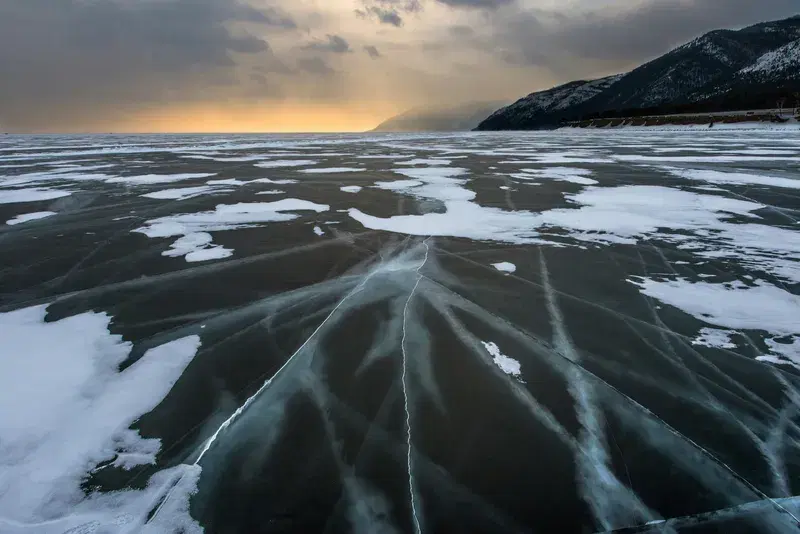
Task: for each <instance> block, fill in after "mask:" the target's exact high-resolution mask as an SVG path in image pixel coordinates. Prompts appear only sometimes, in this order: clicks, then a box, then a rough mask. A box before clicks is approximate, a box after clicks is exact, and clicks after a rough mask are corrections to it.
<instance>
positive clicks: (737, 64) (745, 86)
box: [476, 15, 800, 130]
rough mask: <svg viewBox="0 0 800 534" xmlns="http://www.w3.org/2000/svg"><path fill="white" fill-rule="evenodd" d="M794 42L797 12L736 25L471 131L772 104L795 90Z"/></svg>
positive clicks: (799, 45) (496, 116) (799, 44)
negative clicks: (550, 104) (590, 88)
mask: <svg viewBox="0 0 800 534" xmlns="http://www.w3.org/2000/svg"><path fill="white" fill-rule="evenodd" d="M798 40H800V15H797V16H793V17H789V18H787V19H783V20H779V21H768V22H762V23H758V24H754V25H752V26H748V27H746V28H742V29H741V30H713V31H711V32H708V33H706V34H704V35H701V36H699V37H697V38H695V39H693V40H691V41H689V42H688V43H686V44H684V45H681V46H679V47H677V48H675V49H673V50H670V51H669V52H667V53H666V54H664V55H662V56H660V57H657V58H655V59H653V60H651V61H648V62H647V63H644V64H643V65H641V66H639V67H637V68H635V69H633V70H631V71H630V72H627V73H623V74H619V75H616V76H609V77H606V78H600V79H598V80H588V81H586V80H582V81H577V82H569V83H566V84H562V85H560V86H558V87H554V88H552V89H547V90H545V91H539V92H535V93H531V94H530V95H528V96H526V97H524V98H522V99H520V100H518V101H517V102H515V103H514V104H511V105H510V106H506V107H504V108H502V109H499V110H497V111H495V112H494V113H492V114H491V115H490V116H489V117H487V119H486V120H484V121H483V122H481V124H479V125H478V127H477V128H476V129H477V130H508V129H537V128H552V127H556V126H558V125H559V124H561V123H563V122H565V121H575V120H580V119H583V118H587V117H590V118H591V117H613V116H626V115H634V116H635V115H639V114H644V113H651V114H661V113H670V112H705V111H728V109H725V108H733V107H736V106H748V105H755V106H763V105H764V103H765V102H769V101H770V100H772V102H773V103H774V101H775V100H773V99H780V98H786V97H787V96H791V95H793V93H794V92H795V91H800V74H798V73H799V72H800V41H798ZM607 80H613V81H612V82H611V83H606V84H605V86H604V87H602V90H600V91H598V92H596V93H595V94H593V95H592V96H591V97H590V98H582V95H578V96H577V97H576V98H575V99H574V102H572V103H571V104H570V105H569V106H562V107H561V108H558V109H545V108H543V107H542V106H541V105H539V104H538V102H539V101H541V100H543V99H547V98H549V96H550V94H551V93H552V92H554V91H560V92H561V93H567V94H562V95H561V98H562V100H569V99H570V97H571V96H572V95H571V94H569V92H572V93H578V92H579V91H581V89H582V88H584V87H586V86H587V85H588V84H600V85H603V82H604V81H607ZM769 107H772V104H770V105H769ZM740 109H742V108H740Z"/></svg>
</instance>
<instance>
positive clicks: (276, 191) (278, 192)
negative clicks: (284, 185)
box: [256, 189, 285, 195]
mask: <svg viewBox="0 0 800 534" xmlns="http://www.w3.org/2000/svg"><path fill="white" fill-rule="evenodd" d="M283 193H285V191H281V190H280V189H268V190H266V191H259V192H258V193H256V195H282V194H283Z"/></svg>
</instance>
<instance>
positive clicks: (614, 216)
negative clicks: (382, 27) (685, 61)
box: [0, 129, 800, 534]
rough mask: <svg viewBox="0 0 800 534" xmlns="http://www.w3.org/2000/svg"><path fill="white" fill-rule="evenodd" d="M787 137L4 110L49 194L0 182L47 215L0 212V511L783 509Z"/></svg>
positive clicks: (792, 291) (791, 431)
mask: <svg viewBox="0 0 800 534" xmlns="http://www.w3.org/2000/svg"><path fill="white" fill-rule="evenodd" d="M70 154H71V155H70ZM798 154H800V138H798V136H797V134H796V133H792V132H791V131H789V130H785V131H775V132H770V131H768V130H750V131H747V132H736V131H726V130H719V131H718V130H717V129H714V130H708V129H706V130H705V131H703V132H691V131H685V132H679V131H675V132H667V131H665V130H624V129H621V130H603V131H600V130H596V131H590V130H565V131H558V132H503V133H436V134H430V135H428V134H425V135H422V134H366V135H350V134H348V135H291V136H279V135H276V136H264V135H253V136H249V135H234V134H225V135H198V136H160V135H152V136H110V137H107V136H15V135H11V136H5V137H3V138H0V159H2V160H3V163H2V164H0V165H2V166H3V170H2V171H0V174H2V175H3V176H0V192H5V193H8V192H12V193H14V194H16V192H17V191H20V190H22V191H30V190H31V189H34V190H38V191H41V190H44V191H55V192H57V193H58V194H64V195H69V196H64V198H57V199H45V200H44V201H43V203H42V204H41V205H35V206H31V205H28V206H24V205H12V204H4V205H0V210H5V211H4V213H3V214H2V219H0V221H5V220H11V219H13V218H15V217H17V216H19V214H20V213H23V212H24V211H26V210H25V209H23V208H29V209H28V210H27V211H35V210H45V209H48V210H52V211H54V212H58V214H59V216H58V217H53V219H52V220H50V221H45V222H43V223H41V224H36V223H30V224H27V225H22V226H21V227H19V228H13V227H8V226H3V229H0V239H2V242H3V243H2V253H0V257H2V258H3V265H2V275H1V276H0V282H2V286H3V288H2V291H0V298H2V303H0V340H2V341H0V380H4V381H3V383H2V385H3V386H4V387H3V388H0V532H2V533H3V534H5V533H6V532H9V533H10V534H27V533H30V532H34V533H37V534H39V533H42V534H50V533H51V532H52V533H53V534H56V533H57V534H62V533H64V532H70V533H71V534H78V533H80V534H88V533H97V534H100V533H106V534H134V533H135V534H139V533H142V534H164V533H177V532H181V533H183V534H199V533H200V532H202V530H203V527H205V531H206V532H211V531H215V532H216V531H220V532H223V531H224V532H242V531H243V532H247V531H250V530H253V528H254V527H253V525H272V526H273V527H275V528H277V529H278V530H281V529H282V528H283V526H285V525H287V524H289V523H291V525H290V527H287V528H290V529H291V528H294V529H295V530H297V529H299V530H302V531H304V532H305V531H308V532H323V531H339V530H347V531H352V532H355V533H358V534H362V533H363V534H366V533H369V534H372V533H373V532H387V533H392V532H394V533H396V532H403V531H405V530H408V531H412V530H414V531H416V532H420V533H426V532H431V531H434V530H442V531H446V532H466V531H475V532H498V533H505V532H528V531H534V532H536V531H542V532H551V531H554V532H555V531H558V532H561V531H563V532H598V531H601V532H609V531H612V532H613V531H615V530H616V529H622V530H625V529H629V530H631V531H637V532H638V531H640V530H641V531H649V530H659V531H661V530H663V531H665V532H667V531H669V532H672V531H675V532H677V531H679V530H683V529H684V528H689V529H692V530H698V532H699V531H702V530H703V526H704V525H706V524H710V526H711V527H712V530H713V529H717V530H720V531H726V529H727V530H732V529H733V530H735V528H737V527H741V528H745V529H751V530H753V531H754V532H756V531H757V532H765V533H783V532H790V531H793V529H796V525H797V523H796V522H795V520H794V518H793V514H794V515H800V505H798V503H800V500H798V499H797V498H796V497H793V495H794V494H795V493H797V491H796V488H795V487H794V486H795V484H794V479H795V478H796V477H795V475H796V473H795V471H796V469H795V467H796V466H795V464H796V462H795V460H794V459H795V458H796V457H797V456H798V454H800V446H799V445H798V443H797V439H796V437H797V435H798V423H800V418H799V415H798V414H800V387H798V380H797V376H798V375H797V373H798V372H799V371H800V332H798V329H800V327H799V326H798V321H799V319H798V317H800V310H798V308H799V307H800V305H799V304H798V302H797V299H798V298H799V297H798V283H800V206H798V196H797V195H796V194H795V193H796V191H797V188H796V187H795V180H797V179H800V175H799V174H798V167H797V164H796V161H795V160H796V159H797V158H796V156H797V155H798ZM187 156H191V157H187ZM625 158H632V159H630V160H629V161H624V160H625ZM648 158H657V159H652V160H651V159H648ZM663 158H668V159H673V158H691V159H692V160H696V159H698V158H713V159H712V160H709V161H699V162H696V161H688V160H685V159H679V160H678V161H661V159H663ZM721 158H724V159H721ZM742 158H764V159H757V160H749V159H742ZM772 158H784V159H772ZM792 158H794V159H792ZM369 160H374V161H372V162H371V161H369ZM500 160H505V161H508V162H513V163H506V164H502V165H501V164H500V163H499V161H500ZM286 161H289V162H292V163H295V162H298V161H300V162H304V164H303V165H299V166H297V167H295V168H292V167H291V166H289V167H287V168H285V169H281V168H280V167H281V166H282V165H283V163H281V164H280V165H276V166H275V167H274V169H273V170H270V167H269V165H270V164H274V163H275V162H286ZM354 161H359V162H363V163H358V164H356V163H353V162H354ZM454 162H457V163H454ZM589 162H594V163H598V164H597V165H595V164H594V163H589ZM323 163H324V165H323ZM584 163H585V164H584ZM262 164H266V168H261V169H260V168H259V166H260V165H262ZM311 165H317V166H319V167H330V168H336V167H345V168H347V167H348V166H349V165H353V166H355V165H358V166H359V167H362V168H366V169H368V170H369V172H368V173H367V174H352V175H351V174H348V173H341V174H337V175H333V174H331V175H324V174H319V175H313V174H301V173H300V172H298V171H299V169H302V168H304V167H308V166H311ZM450 165H458V167H451V166H450ZM24 166H29V167H24ZM112 168H113V170H103V169H112ZM106 172H108V173H112V172H113V173H114V175H111V174H108V175H107V174H100V173H106ZM145 173H148V174H150V175H153V176H159V177H162V176H174V174H175V173H183V174H192V175H195V174H197V175H199V174H202V175H206V174H210V173H214V174H215V175H214V176H213V177H211V178H208V177H206V178H198V179H191V180H187V181H186V182H175V183H174V184H171V183H170V182H165V183H163V184H162V183H152V184H147V183H146V184H143V185H142V187H131V185H132V184H131V183H126V182H124V181H123V182H119V181H117V182H113V181H112V182H111V183H109V182H108V180H109V179H115V178H120V177H126V176H127V177H129V178H130V177H133V178H136V177H139V176H141V175H144V176H147V175H148V174H145ZM259 176H261V178H258V177H259ZM297 178H299V179H297ZM207 181H208V182H211V183H206V182H207ZM590 181H591V182H590ZM323 182H324V183H323ZM278 183H279V184H280V191H278V190H276V189H271V188H272V187H278V186H277V185H275V184H278ZM262 184H263V185H262ZM373 184H374V185H373ZM531 185H537V186H538V187H530V186H531ZM240 186H241V187H240ZM362 187H370V188H371V189H370V192H369V194H366V192H364V191H362V192H361V194H344V193H347V192H349V191H357V190H359V189H358V188H362ZM61 188H63V190H62V189H61ZM262 188H263V189H264V190H259V189H262ZM266 194H279V195H280V196H281V198H282V199H284V198H285V200H281V201H279V202H270V201H272V200H277V197H271V198H270V197H265V196H257V195H266ZM143 196H144V197H146V198H142V197H143ZM286 197H288V198H286ZM147 199H161V201H154V200H147ZM301 199H304V200H301ZM176 200H180V201H178V202H176ZM259 200H264V201H265V202H258V201H259ZM327 204H330V205H331V206H330V207H329V206H328V205H327ZM24 216H25V215H24V214H23V215H22V217H24ZM117 221H121V222H117ZM134 222H136V224H135V225H134V226H131V225H132V224H133V223H134ZM134 227H138V228H137V229H136V230H135V233H133V234H131V233H130V228H134ZM217 232H224V233H217ZM398 234H399V235H398ZM148 236H150V237H148ZM431 236H434V237H431ZM160 255H164V256H167V257H166V258H164V257H161V256H160ZM170 256H171V257H173V258H184V260H185V261H174V260H173V259H170V258H169V257H170ZM512 262H514V263H516V264H517V265H519V266H522V265H524V266H525V268H524V269H521V270H514V269H515V267H516V266H515V265H514V263H512ZM520 262H522V263H520ZM523 271H524V272H523ZM510 272H514V275H513V276H511V275H507V276H506V274H508V273H510ZM46 302H52V303H53V304H51V305H50V306H49V308H48V311H49V313H48V314H47V315H45V309H44V307H41V306H38V305H39V304H42V303H46ZM31 306H33V307H31ZM198 335H199V336H202V349H203V350H202V352H200V353H199V354H198V355H197V356H194V354H195V352H197V350H198V346H199V344H200V339H199V338H198V337H197V336H198ZM343 340H344V342H343ZM484 340H485V341H484ZM512 356H513V357H512ZM523 367H524V369H523ZM184 370H185V372H184ZM173 385H174V387H173ZM298 473H299V476H298ZM386 473H390V474H391V476H389V477H386V476H383V475H384V474H386ZM645 479H647V480H657V481H658V483H657V484H642V483H641V481H642V480H645ZM542 480H548V481H554V482H553V483H551V484H545V485H543V484H542V483H541V481H542ZM510 487H511V488H515V491H514V492H511V493H509V492H508V491H507V490H508V488H510ZM520 496H523V497H520ZM531 503H538V505H537V506H535V510H532V508H531ZM553 503H556V505H554V504H553ZM190 505H191V506H190ZM539 505H540V506H539ZM453 510H458V511H459V513H455V514H454V513H451V512H452V511H453ZM648 524H649V526H648ZM742 525H744V526H742ZM695 527H697V528H695ZM70 529H72V530H70Z"/></svg>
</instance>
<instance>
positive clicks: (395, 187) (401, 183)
mask: <svg viewBox="0 0 800 534" xmlns="http://www.w3.org/2000/svg"><path fill="white" fill-rule="evenodd" d="M418 185H422V182H420V181H419V180H395V181H393V182H375V185H374V187H377V188H378V189H386V190H388V191H402V190H404V189H409V188H411V187H416V186H418Z"/></svg>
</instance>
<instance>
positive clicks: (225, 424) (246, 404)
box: [148, 244, 427, 522]
mask: <svg viewBox="0 0 800 534" xmlns="http://www.w3.org/2000/svg"><path fill="white" fill-rule="evenodd" d="M426 247H427V244H426ZM425 259H426V261H427V253H426V255H425ZM423 265H424V263H423ZM421 268H422V265H420V267H419V268H418V269H417V272H419V269H421ZM378 271H379V269H375V270H373V271H372V272H370V273H369V274H367V275H366V276H365V277H364V279H363V280H362V281H361V282H359V284H358V285H357V286H356V287H355V288H353V290H352V291H350V292H349V293H348V294H347V295H345V297H344V298H343V299H342V300H340V301H339V303H338V304H337V305H336V307H334V308H333V310H332V311H331V313H329V314H328V316H327V317H325V319H324V320H323V321H322V322H321V323H320V324H319V326H318V327H317V328H316V329H315V330H314V331H313V332H312V333H311V335H310V336H308V338H307V339H306V340H305V341H304V342H303V344H302V345H300V347H299V348H298V349H297V350H296V351H295V352H294V353H293V354H292V355H291V356H290V357H289V359H288V360H286V363H284V364H283V365H282V366H281V368H280V369H278V371H277V372H276V373H275V374H274V375H272V377H270V378H269V379H268V380H267V381H266V382H264V384H263V385H262V386H261V387H260V388H259V389H258V391H256V392H255V393H254V394H253V395H252V396H250V397H249V398H248V399H247V400H246V401H245V402H244V404H242V405H241V406H240V407H239V408H237V409H236V411H235V412H233V413H232V414H231V416H230V417H228V418H227V419H226V420H225V421H223V423H222V424H221V425H220V426H219V427H217V430H216V431H215V432H214V434H212V436H211V437H210V438H209V439H208V440H207V441H206V443H205V446H204V447H203V450H202V451H201V452H200V455H199V456H198V457H197V460H195V461H194V463H193V464H192V465H199V464H200V461H201V460H202V459H203V456H205V454H206V453H207V452H208V451H209V450H210V449H211V446H212V445H213V444H214V442H216V441H217V439H218V438H219V436H220V435H221V434H222V433H223V432H224V431H225V430H226V429H227V428H228V427H229V426H231V424H232V423H233V422H234V421H235V420H236V419H237V418H238V417H239V416H240V415H242V413H244V411H245V410H246V409H247V408H248V407H249V406H250V405H251V404H252V403H253V401H254V400H255V399H256V398H257V397H258V396H259V395H260V394H261V393H262V392H263V391H265V390H266V389H267V388H268V387H269V386H270V385H271V384H272V382H273V380H275V378H276V377H277V376H278V375H280V374H281V372H282V371H283V370H284V369H285V368H286V367H287V366H288V365H289V364H290V363H291V362H292V360H294V359H295V357H297V355H298V354H300V353H301V352H302V351H303V349H304V348H305V347H306V346H308V344H309V343H310V342H311V340H312V339H314V337H315V336H316V335H317V334H318V333H319V331H320V330H322V328H323V327H324V326H325V324H327V322H328V321H329V320H330V319H331V317H333V316H334V315H335V314H336V312H337V311H338V310H339V308H341V307H342V305H343V304H344V303H345V302H347V300H348V299H350V297H352V296H353V295H355V294H356V293H358V292H359V291H361V290H362V289H363V288H364V286H365V285H366V283H367V282H368V281H369V280H370V278H372V276H373V275H374V274H375V273H377V272H378ZM178 482H180V478H179V479H178V481H177V482H175V483H174V484H173V485H172V486H171V487H170V489H169V491H168V493H167V494H166V495H165V497H164V499H163V500H162V501H161V503H160V504H159V505H158V507H157V508H156V510H155V512H154V513H153V516H152V517H151V518H150V519H149V520H148V522H150V521H152V520H153V519H155V517H156V516H157V515H158V513H159V512H160V511H161V509H162V508H163V507H164V504H166V502H167V501H168V500H169V498H170V496H171V495H172V491H173V490H174V489H175V486H177V483H178Z"/></svg>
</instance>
